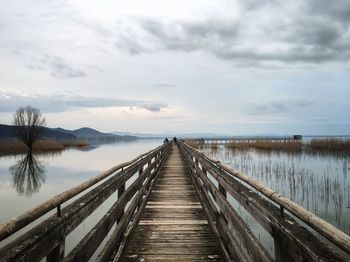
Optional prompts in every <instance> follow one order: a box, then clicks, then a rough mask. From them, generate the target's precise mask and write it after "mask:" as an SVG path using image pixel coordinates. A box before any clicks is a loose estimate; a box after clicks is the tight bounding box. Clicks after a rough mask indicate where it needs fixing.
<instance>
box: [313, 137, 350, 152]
mask: <svg viewBox="0 0 350 262" xmlns="http://www.w3.org/2000/svg"><path fill="white" fill-rule="evenodd" d="M308 147H309V148H310V149H313V150H325V151H327V150H328V151H336V150H349V151H350V139H336V138H327V139H312V140H311V141H310V143H309V144H308Z"/></svg>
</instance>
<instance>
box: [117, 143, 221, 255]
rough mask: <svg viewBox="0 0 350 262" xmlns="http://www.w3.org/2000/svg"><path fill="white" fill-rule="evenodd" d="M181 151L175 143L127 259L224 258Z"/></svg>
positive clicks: (152, 193)
mask: <svg viewBox="0 0 350 262" xmlns="http://www.w3.org/2000/svg"><path fill="white" fill-rule="evenodd" d="M220 253H221V251H220V246H219V243H218V241H217V239H216V237H215V235H214V233H213V231H212V229H211V227H210V226H209V224H208V221H207V217H206V214H205V211H204V209H203V207H202V205H201V203H200V201H199V198H198V196H197V192H196V190H195V187H194V185H193V182H192V180H191V178H190V176H189V174H188V173H187V172H186V168H185V163H184V161H183V159H182V157H181V155H180V151H179V149H178V148H177V147H176V146H173V148H172V151H171V153H170V156H169V158H168V160H167V162H166V163H165V165H164V167H163V169H162V172H161V174H160V176H159V178H158V180H157V182H156V184H155V187H154V188H153V190H152V192H151V196H150V199H149V200H148V202H147V205H146V207H145V210H144V212H143V214H142V217H141V219H140V222H139V224H138V226H137V228H136V230H135V232H134V235H133V236H132V238H131V240H130V242H129V245H128V246H127V247H126V250H125V253H124V258H123V260H124V261H157V260H158V261H222V260H223V259H222V256H221V254H220Z"/></svg>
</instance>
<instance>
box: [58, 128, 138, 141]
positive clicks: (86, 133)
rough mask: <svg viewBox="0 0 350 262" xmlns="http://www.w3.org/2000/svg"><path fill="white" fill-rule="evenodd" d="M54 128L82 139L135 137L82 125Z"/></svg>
mask: <svg viewBox="0 0 350 262" xmlns="http://www.w3.org/2000/svg"><path fill="white" fill-rule="evenodd" d="M54 130H56V131H59V132H62V133H66V134H72V135H74V136H76V137H78V138H84V139H106V140H118V139H121V140H131V139H136V138H137V137H135V136H131V135H116V134H111V133H103V132H100V131H98V130H95V129H92V128H89V127H82V128H79V129H76V130H67V129H63V128H55V129H54Z"/></svg>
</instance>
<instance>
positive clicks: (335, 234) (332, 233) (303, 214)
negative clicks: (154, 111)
mask: <svg viewBox="0 0 350 262" xmlns="http://www.w3.org/2000/svg"><path fill="white" fill-rule="evenodd" d="M181 145H184V146H185V147H186V148H188V149H189V150H191V151H192V152H193V153H194V154H195V155H197V158H198V157H200V158H202V159H205V160H207V161H209V162H210V163H211V164H213V165H215V166H216V167H217V168H219V169H220V170H222V171H224V172H226V173H227V174H229V175H231V176H233V177H235V178H237V179H239V180H241V181H243V182H245V183H246V184H248V185H250V186H252V187H253V188H254V189H256V190H257V191H258V192H260V193H261V194H263V195H264V196H266V197H267V198H268V199H270V200H271V201H273V202H274V203H276V204H278V205H279V206H280V207H281V208H284V209H286V210H288V211H289V212H290V213H291V214H293V215H294V216H296V217H297V218H299V219H300V220H301V221H303V222H304V223H306V224H308V225H309V226H310V227H311V228H313V229H314V230H316V231H317V232H318V233H320V234H321V235H322V236H324V237H326V238H327V239H328V240H330V241H331V242H332V243H334V244H335V245H336V246H337V247H339V248H341V249H342V250H344V251H345V252H347V253H348V254H350V236H349V235H347V234H346V233H344V232H343V231H341V230H340V229H338V228H336V227H335V226H333V225H331V224H329V223H328V222H326V221H324V220H323V219H321V218H319V217H318V216H316V215H314V214H313V213H311V212H310V211H308V210H306V209H305V208H303V207H301V206H299V205H298V204H296V203H294V202H293V201H291V200H289V199H288V198H286V197H284V196H282V195H281V194H280V193H278V192H276V191H274V190H272V189H271V188H269V187H267V186H265V185H262V184H261V183H260V182H258V181H256V180H254V179H252V178H251V177H248V176H246V175H244V174H242V173H239V172H234V171H232V170H231V169H230V168H228V167H227V166H225V165H222V164H221V163H220V162H219V161H217V160H214V159H212V158H210V157H208V156H205V155H204V154H203V153H201V152H200V151H199V150H197V149H195V148H193V147H191V146H189V145H188V144H186V143H181Z"/></svg>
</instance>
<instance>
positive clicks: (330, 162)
mask: <svg viewBox="0 0 350 262" xmlns="http://www.w3.org/2000/svg"><path fill="white" fill-rule="evenodd" d="M201 151H202V152H204V153H205V154H206V155H208V156H209V157H211V158H213V159H217V160H219V161H220V162H221V163H223V164H225V165H226V166H228V167H230V168H231V169H233V170H235V171H239V172H241V173H243V174H246V175H248V176H250V177H252V178H254V179H256V180H258V181H260V182H261V183H263V184H265V185H267V186H269V187H270V188H272V189H273V190H275V191H277V192H279V193H281V194H283V195H284V196H285V197H287V198H290V199H291V200H292V201H294V202H296V203H298V204H299V205H301V206H303V207H304V208H306V209H308V210H309V211H311V212H313V213H314V214H316V215H317V216H319V217H321V218H322V219H324V220H326V221H328V222H329V223H331V224H333V225H334V226H336V227H338V228H339V229H341V230H342V231H344V232H345V233H347V234H350V154H336V153H332V154H329V153H311V152H301V153H287V152H276V151H266V150H255V149H245V150H242V149H228V148H226V147H225V146H219V147H217V148H215V147H210V146H204V147H202V148H201ZM229 201H230V202H231V204H232V205H233V206H234V207H235V208H236V209H237V210H238V213H239V214H240V215H241V216H242V218H243V219H244V220H245V222H246V223H247V224H249V225H250V227H251V229H252V231H253V233H254V234H255V235H256V236H257V237H258V239H260V240H261V242H262V243H263V245H264V246H265V248H267V249H268V250H269V251H270V253H271V254H272V255H273V254H274V246H273V240H272V238H271V237H270V236H269V235H268V234H267V233H266V231H265V230H264V229H263V228H262V227H261V226H260V225H259V224H258V223H257V222H256V221H255V219H254V218H253V217H252V216H250V214H249V213H248V212H246V211H245V210H244V208H243V207H242V206H241V205H240V204H239V203H238V202H236V201H235V200H234V199H233V198H232V197H231V198H229Z"/></svg>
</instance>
